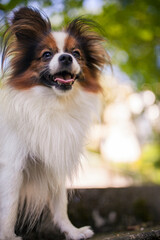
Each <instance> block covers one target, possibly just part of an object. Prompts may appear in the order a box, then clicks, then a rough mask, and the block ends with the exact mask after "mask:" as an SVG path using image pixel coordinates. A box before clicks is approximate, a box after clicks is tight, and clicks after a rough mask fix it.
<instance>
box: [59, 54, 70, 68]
mask: <svg viewBox="0 0 160 240" xmlns="http://www.w3.org/2000/svg"><path fill="white" fill-rule="evenodd" d="M72 61H73V59H72V57H71V56H70V55H69V54H62V55H61V56H60V57H59V62H60V63H61V64H63V65H66V66H67V65H70V64H71V63H72Z"/></svg>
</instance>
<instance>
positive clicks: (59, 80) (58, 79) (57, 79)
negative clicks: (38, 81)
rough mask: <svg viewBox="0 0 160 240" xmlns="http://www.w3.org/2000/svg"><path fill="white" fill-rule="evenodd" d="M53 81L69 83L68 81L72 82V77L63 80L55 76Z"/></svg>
mask: <svg viewBox="0 0 160 240" xmlns="http://www.w3.org/2000/svg"><path fill="white" fill-rule="evenodd" d="M55 81H58V82H61V83H70V82H74V79H67V80H64V79H63V78H56V79H55Z"/></svg>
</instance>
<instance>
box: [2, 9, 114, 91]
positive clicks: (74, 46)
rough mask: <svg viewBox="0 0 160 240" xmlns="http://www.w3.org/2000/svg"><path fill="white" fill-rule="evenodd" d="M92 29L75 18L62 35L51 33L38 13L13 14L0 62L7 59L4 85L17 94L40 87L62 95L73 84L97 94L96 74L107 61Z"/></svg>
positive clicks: (99, 39) (89, 25) (16, 12)
mask: <svg viewBox="0 0 160 240" xmlns="http://www.w3.org/2000/svg"><path fill="white" fill-rule="evenodd" d="M92 26H93V22H92V21H90V20H86V19H84V18H77V19H75V20H73V21H72V22H71V23H70V24H69V25H68V26H67V27H66V28H65V29H64V30H63V31H51V24H50V21H49V19H48V18H47V17H45V16H44V15H43V14H42V13H40V12H39V11H38V10H36V9H33V8H27V7H23V8H20V9H19V10H18V11H15V12H14V16H13V19H12V22H11V26H10V27H9V29H8V30H7V31H6V34H5V36H6V37H5V38H6V41H5V48H4V52H3V59H5V58H6V56H11V61H10V62H11V64H10V66H11V75H10V77H9V80H8V84H9V85H11V86H12V87H14V88H16V89H19V90H25V89H29V88H32V87H35V86H37V85H42V86H44V87H49V88H52V89H53V90H54V91H55V93H57V94H63V93H65V92H68V91H70V90H71V89H72V88H74V83H75V82H77V83H79V84H80V86H81V87H82V88H83V89H84V90H86V91H90V92H98V91H99V90H100V89H101V87H100V83H99V73H100V72H101V69H102V67H103V66H104V64H105V63H106V61H109V58H108V55H107V54H106V51H105V49H104V47H103V44H102V42H103V39H102V38H101V37H100V36H99V35H97V34H96V33H95V32H94V31H92Z"/></svg>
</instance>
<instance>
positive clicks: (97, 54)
mask: <svg viewBox="0 0 160 240" xmlns="http://www.w3.org/2000/svg"><path fill="white" fill-rule="evenodd" d="M95 25H96V24H95V22H93V21H90V20H87V19H84V18H77V19H75V20H73V21H72V22H71V23H70V24H69V25H68V27H67V28H66V32H68V34H69V35H70V36H71V37H70V39H72V38H74V39H75V40H76V41H77V43H78V46H79V48H80V50H81V53H82V58H81V61H80V62H79V63H80V65H81V68H82V70H83V74H82V75H83V77H82V79H81V81H80V84H81V86H82V87H83V88H84V89H85V90H87V91H90V92H99V91H100V90H101V85H100V78H99V77H100V73H101V71H102V68H103V66H104V65H105V64H106V63H109V64H110V58H109V56H108V54H107V53H106V51H105V49H104V46H103V42H104V39H103V38H102V37H100V36H99V35H98V34H97V33H96V32H94V31H93V28H94V27H96V26H95Z"/></svg>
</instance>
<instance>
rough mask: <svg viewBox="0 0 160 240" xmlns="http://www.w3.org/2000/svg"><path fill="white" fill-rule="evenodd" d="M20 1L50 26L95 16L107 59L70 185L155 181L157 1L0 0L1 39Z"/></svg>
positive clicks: (158, 174) (159, 79)
mask: <svg viewBox="0 0 160 240" xmlns="http://www.w3.org/2000/svg"><path fill="white" fill-rule="evenodd" d="M24 5H25V6H34V7H38V8H40V9H43V11H44V12H45V13H46V14H47V15H48V16H49V18H50V20H51V22H52V26H53V29H55V30H56V29H59V28H62V27H63V26H64V25H65V24H66V23H68V22H69V21H70V20H71V19H73V18H74V17H77V16H80V15H85V16H86V17H89V18H91V19H93V20H95V21H96V22H98V23H99V24H100V25H101V26H102V29H103V31H102V32H103V36H104V37H105V39H106V45H105V47H106V50H107V52H108V54H109V55H110V57H111V59H112V67H113V72H112V71H111V68H110V67H109V66H106V67H105V69H104V71H103V72H102V77H101V78H102V85H103V89H104V92H103V94H102V96H101V97H100V98H101V114H100V119H99V121H97V122H95V123H94V124H93V126H92V127H91V129H90V131H89V134H88V138H87V141H86V144H85V146H86V153H85V155H84V156H83V157H82V169H81V170H80V173H79V176H78V178H77V179H76V180H75V182H74V183H73V184H72V187H79V188H84V187H85V188H92V187H99V188H102V187H125V186H131V185H142V184H153V183H154V184H160V1H159V0H155V1H153V0H141V1H139V0H40V1H31V0H23V1H22V0H0V19H1V20H0V24H1V27H0V38H2V35H3V32H4V30H5V28H6V27H7V24H8V23H7V17H9V16H10V14H11V12H12V10H13V9H14V8H16V7H20V6H24ZM0 76H1V77H2V74H1V75H0ZM68 185H69V186H70V184H69V183H68Z"/></svg>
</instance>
